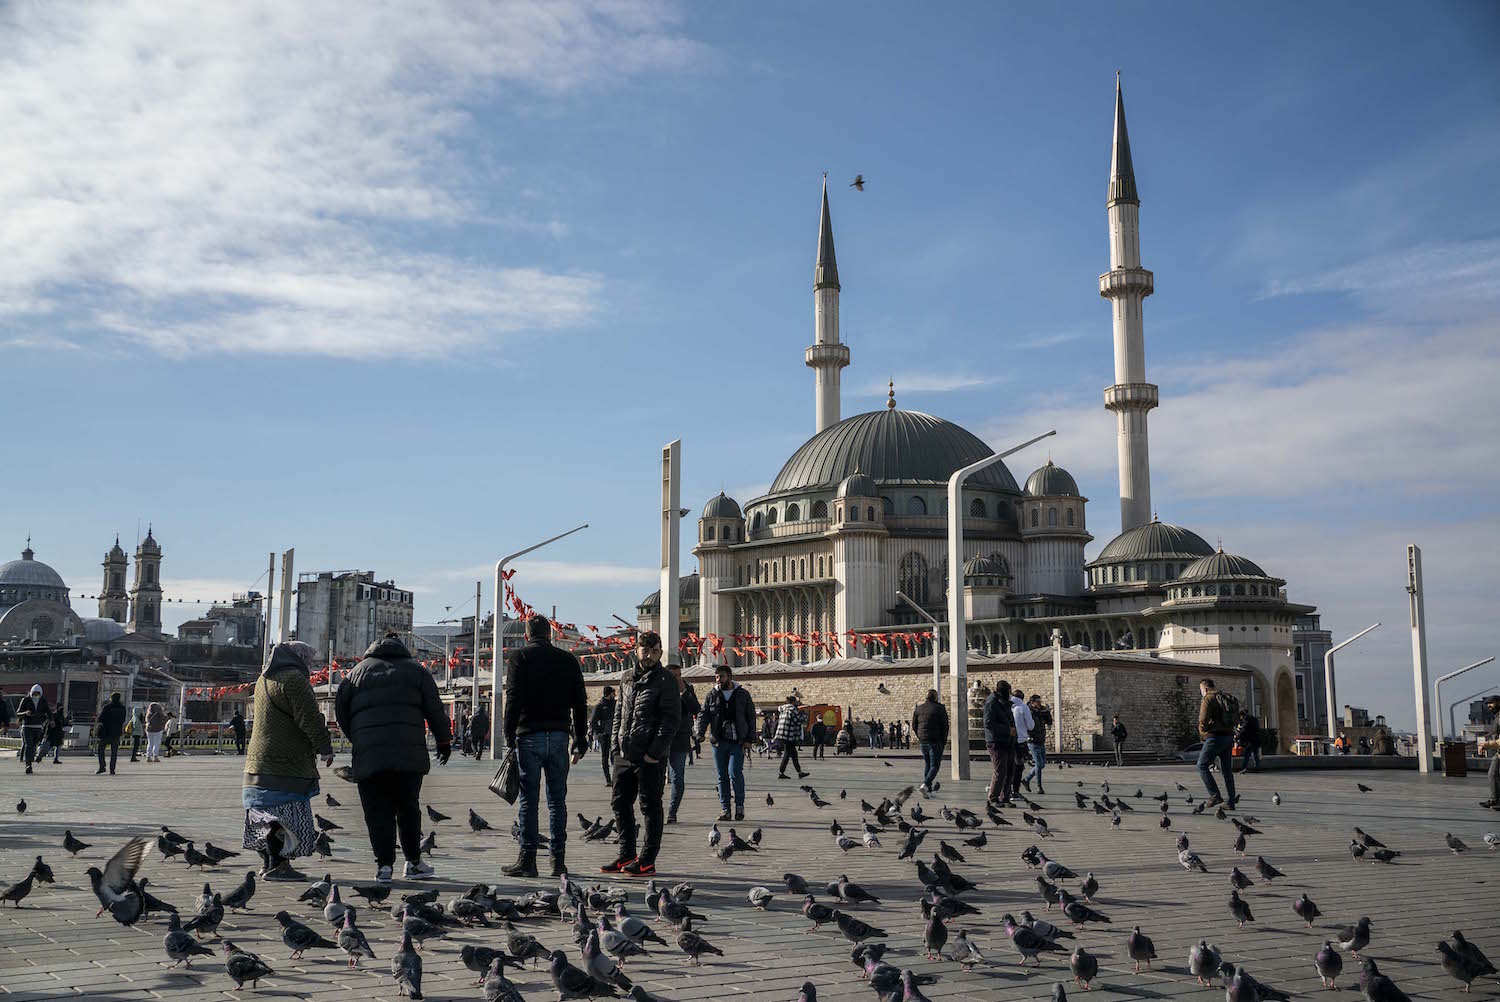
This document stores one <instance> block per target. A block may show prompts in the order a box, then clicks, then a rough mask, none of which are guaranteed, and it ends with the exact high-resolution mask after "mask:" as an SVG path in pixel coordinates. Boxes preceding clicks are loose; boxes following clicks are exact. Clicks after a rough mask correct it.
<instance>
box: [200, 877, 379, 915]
mask: <svg viewBox="0 0 1500 1002" xmlns="http://www.w3.org/2000/svg"><path fill="white" fill-rule="evenodd" d="M203 886H204V887H207V886H208V885H207V884H204V885H203ZM382 886H383V885H382ZM331 890H333V874H331V873H325V874H323V879H322V880H319V881H317V882H316V883H312V884H309V885H308V886H307V889H306V890H304V891H303V892H302V893H301V894H299V895H297V900H298V901H311V902H312V903H313V904H315V905H317V906H318V907H319V908H322V907H323V906H324V905H326V904H327V903H328V892H329V891H331Z"/></svg>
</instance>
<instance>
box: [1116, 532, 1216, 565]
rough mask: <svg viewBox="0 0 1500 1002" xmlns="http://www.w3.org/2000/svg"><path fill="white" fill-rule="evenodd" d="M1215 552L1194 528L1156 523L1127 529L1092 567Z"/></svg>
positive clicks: (1187, 557) (1197, 555)
mask: <svg viewBox="0 0 1500 1002" xmlns="http://www.w3.org/2000/svg"><path fill="white" fill-rule="evenodd" d="M1213 552H1214V548H1213V547H1212V546H1209V545H1208V543H1207V541H1205V540H1204V538H1203V537H1202V536H1200V535H1198V534H1197V533H1196V532H1194V531H1192V530H1191V529H1184V528H1183V527H1182V526H1180V525H1168V524H1167V523H1165V522H1155V521H1153V522H1147V523H1146V524H1145V525H1138V526H1136V527H1135V528H1134V529H1128V530H1126V531H1125V532H1122V533H1120V534H1119V535H1118V536H1116V537H1115V538H1114V539H1112V540H1110V541H1109V543H1108V544H1106V545H1105V547H1104V549H1102V550H1100V551H1099V555H1098V556H1097V557H1095V558H1094V559H1093V560H1092V561H1090V562H1089V566H1094V565H1096V564H1113V563H1120V562H1123V561H1127V560H1132V561H1133V560H1152V559H1160V558H1162V557H1166V558H1169V559H1172V560H1185V559H1190V558H1193V557H1206V556H1209V555H1210V554H1212V553H1213Z"/></svg>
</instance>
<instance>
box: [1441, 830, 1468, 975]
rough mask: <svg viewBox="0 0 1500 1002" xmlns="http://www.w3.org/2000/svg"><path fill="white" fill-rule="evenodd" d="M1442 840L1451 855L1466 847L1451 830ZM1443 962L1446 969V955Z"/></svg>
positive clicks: (1445, 833)
mask: <svg viewBox="0 0 1500 1002" xmlns="http://www.w3.org/2000/svg"><path fill="white" fill-rule="evenodd" d="M1443 841H1444V842H1446V843H1448V848H1450V849H1452V850H1453V855H1455V856H1457V855H1458V854H1459V853H1461V852H1463V851H1464V850H1465V849H1467V848H1468V846H1466V845H1464V843H1463V839H1460V838H1457V837H1456V836H1454V835H1453V834H1452V833H1451V832H1443ZM1443 964H1444V969H1445V970H1446V969H1447V958H1446V957H1444V958H1443ZM1449 973H1450V974H1451V973H1452V972H1451V971H1450V972H1449ZM1454 976H1455V977H1457V975H1454ZM1464 990H1465V991H1468V987H1467V986H1465V988H1464Z"/></svg>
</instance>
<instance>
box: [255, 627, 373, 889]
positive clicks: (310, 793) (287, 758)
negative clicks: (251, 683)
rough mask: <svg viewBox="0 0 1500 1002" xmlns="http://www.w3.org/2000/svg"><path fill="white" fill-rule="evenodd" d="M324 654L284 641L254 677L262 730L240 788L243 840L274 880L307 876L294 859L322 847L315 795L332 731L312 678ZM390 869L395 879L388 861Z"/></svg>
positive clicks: (329, 751)
mask: <svg viewBox="0 0 1500 1002" xmlns="http://www.w3.org/2000/svg"><path fill="white" fill-rule="evenodd" d="M317 659H318V652H317V650H316V649H314V648H313V646H312V645H311V644H305V643H302V642H301V641H297V640H293V641H290V642H288V643H284V644H277V645H276V646H274V647H272V648H271V658H270V660H269V661H267V662H266V667H265V668H264V669H263V670H262V671H261V673H260V677H259V678H257V679H256V680H255V703H254V705H255V731H254V733H253V734H252V735H251V737H250V744H249V752H248V753H247V754H246V755H245V772H244V780H243V782H242V786H241V790H240V803H241V805H242V806H243V807H244V809H245V830H244V837H243V838H242V839H241V845H242V846H243V847H244V848H246V849H254V850H255V851H256V852H257V853H259V854H260V860H261V864H262V869H261V874H260V875H261V876H262V877H263V878H265V879H268V880H305V879H307V878H306V877H305V876H304V875H303V874H301V873H298V872H297V871H296V870H295V869H294V868H293V867H292V864H291V862H290V861H291V860H293V859H295V858H297V857H298V856H309V855H311V854H312V853H313V851H314V850H315V849H316V848H317V842H318V830H317V827H316V826H315V825H314V823H313V810H312V798H313V797H315V796H317V795H318V792H319V787H318V760H319V759H320V758H321V759H322V761H323V765H324V766H331V765H333V740H332V736H331V735H330V734H329V733H328V721H327V720H325V719H324V718H323V714H322V713H320V712H319V711H318V698H317V696H316V694H314V692H313V687H312V682H311V675H312V669H313V666H314V665H315V664H317ZM340 695H342V691H341V692H340ZM361 796H363V791H361ZM370 827H371V832H372V833H373V831H374V825H371V826H370ZM384 872H385V874H386V876H385V878H384V879H390V869H389V866H388V865H387V867H386V869H385V871H384ZM377 879H380V878H379V877H378V875H377Z"/></svg>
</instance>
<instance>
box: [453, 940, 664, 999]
mask: <svg viewBox="0 0 1500 1002" xmlns="http://www.w3.org/2000/svg"><path fill="white" fill-rule="evenodd" d="M465 949H468V948H467V947H465ZM506 959H508V958H506V957H504V956H503V955H502V956H498V957H495V958H494V959H493V960H491V961H490V966H489V967H488V968H487V969H486V970H485V971H483V972H481V973H480V975H479V980H478V981H477V982H475V983H476V984H481V985H483V986H484V1000H485V1002H522V996H521V992H520V990H519V989H518V988H516V986H515V985H514V984H513V983H512V982H511V980H510V979H509V978H507V977H506V976H505V969H504V968H505V963H504V962H505V960H506ZM647 997H648V998H649V996H647Z"/></svg>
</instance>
